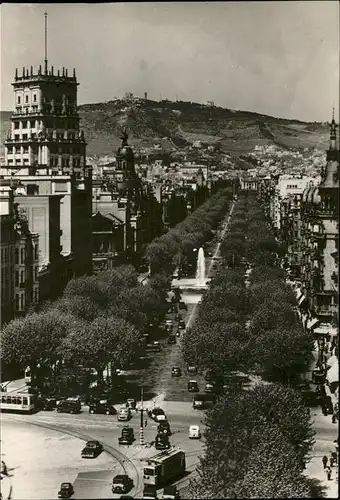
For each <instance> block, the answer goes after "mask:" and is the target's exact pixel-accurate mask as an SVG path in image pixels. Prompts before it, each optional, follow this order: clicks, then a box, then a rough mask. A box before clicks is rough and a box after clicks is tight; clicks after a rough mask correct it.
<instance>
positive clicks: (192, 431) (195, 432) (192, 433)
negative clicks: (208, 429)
mask: <svg viewBox="0 0 340 500" xmlns="http://www.w3.org/2000/svg"><path fill="white" fill-rule="evenodd" d="M200 438H201V430H200V426H199V425H190V427H189V439H200Z"/></svg>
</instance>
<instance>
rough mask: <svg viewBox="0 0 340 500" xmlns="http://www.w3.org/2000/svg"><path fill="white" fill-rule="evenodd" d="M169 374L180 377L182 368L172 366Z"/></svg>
mask: <svg viewBox="0 0 340 500" xmlns="http://www.w3.org/2000/svg"><path fill="white" fill-rule="evenodd" d="M171 376H172V377H181V376H182V370H181V369H180V367H179V366H173V367H172V369H171Z"/></svg>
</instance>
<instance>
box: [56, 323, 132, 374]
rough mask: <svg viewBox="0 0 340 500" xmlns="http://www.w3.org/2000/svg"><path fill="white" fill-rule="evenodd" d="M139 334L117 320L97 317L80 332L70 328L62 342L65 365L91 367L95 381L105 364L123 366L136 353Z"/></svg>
mask: <svg viewBox="0 0 340 500" xmlns="http://www.w3.org/2000/svg"><path fill="white" fill-rule="evenodd" d="M140 340H141V334H140V333H139V332H138V331H137V330H136V329H135V328H134V327H133V326H132V325H131V324H129V323H128V322H127V321H125V320H123V319H121V318H117V317H112V316H111V317H110V316H107V317H99V318H97V319H95V320H94V321H93V322H92V323H88V324H86V325H85V327H84V328H83V329H79V328H74V329H72V331H71V332H70V333H69V335H68V336H67V337H66V338H65V339H64V341H63V344H62V350H63V353H64V359H65V361H66V362H68V363H70V362H73V363H76V364H81V365H83V366H85V367H88V368H95V369H96V370H97V372H98V380H99V382H101V381H102V378H103V371H104V369H105V367H106V365H107V364H108V363H109V362H112V363H113V364H114V365H115V366H116V367H118V366H119V365H123V364H124V363H126V361H127V360H129V359H131V357H132V356H134V355H135V353H136V352H137V349H138V346H139V344H140Z"/></svg>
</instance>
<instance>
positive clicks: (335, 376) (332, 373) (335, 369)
mask: <svg viewBox="0 0 340 500" xmlns="http://www.w3.org/2000/svg"><path fill="white" fill-rule="evenodd" d="M326 379H327V380H328V383H329V384H333V382H339V362H338V363H335V364H334V365H333V366H332V367H331V368H330V369H329V370H328V373H327V375H326Z"/></svg>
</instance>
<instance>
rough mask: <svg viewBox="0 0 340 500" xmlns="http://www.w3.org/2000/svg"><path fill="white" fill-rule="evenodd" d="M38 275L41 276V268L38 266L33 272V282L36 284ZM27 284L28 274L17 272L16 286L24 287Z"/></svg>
mask: <svg viewBox="0 0 340 500" xmlns="http://www.w3.org/2000/svg"><path fill="white" fill-rule="evenodd" d="M38 274H39V268H38V266H35V268H34V271H33V281H35V282H37V281H38ZM25 283H26V272H25V271H24V270H22V271H20V272H19V271H15V286H20V285H24V284H25Z"/></svg>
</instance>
